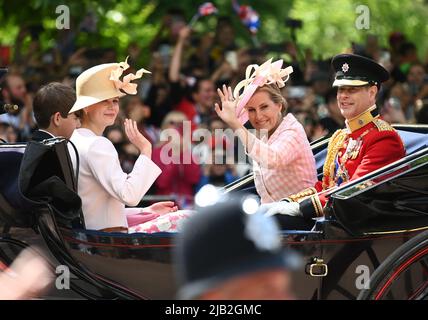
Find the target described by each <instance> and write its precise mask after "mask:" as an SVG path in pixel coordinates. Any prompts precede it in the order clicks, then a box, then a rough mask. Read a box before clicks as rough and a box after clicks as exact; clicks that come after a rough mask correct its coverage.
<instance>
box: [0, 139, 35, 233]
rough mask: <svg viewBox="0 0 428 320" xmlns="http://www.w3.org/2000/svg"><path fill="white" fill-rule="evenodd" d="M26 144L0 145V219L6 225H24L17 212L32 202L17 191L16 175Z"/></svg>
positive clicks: (25, 208)
mask: <svg viewBox="0 0 428 320" xmlns="http://www.w3.org/2000/svg"><path fill="white" fill-rule="evenodd" d="M25 148H26V144H13V145H12V144H1V145H0V219H1V220H2V222H4V223H5V224H8V225H10V224H11V225H13V224H15V223H16V224H25V221H24V220H23V219H21V218H22V217H21V215H20V214H19V212H22V211H25V210H28V209H29V208H31V205H32V202H31V201H28V200H29V199H27V198H26V197H24V196H23V194H22V193H21V192H20V191H19V187H18V175H19V168H20V166H21V162H22V158H23V156H24V152H25Z"/></svg>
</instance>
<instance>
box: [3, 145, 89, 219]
mask: <svg viewBox="0 0 428 320" xmlns="http://www.w3.org/2000/svg"><path fill="white" fill-rule="evenodd" d="M50 140H51V141H50V142H46V143H45V144H43V143H39V142H29V143H21V144H0V166H1V171H0V219H1V220H2V221H3V222H4V223H6V224H7V225H9V226H12V227H22V228H27V227H34V226H35V219H34V215H33V214H34V212H35V211H37V210H38V209H40V208H41V207H46V206H47V205H49V206H50V207H52V208H53V209H54V211H55V215H56V218H57V219H58V221H59V222H60V224H62V225H64V226H67V225H68V226H72V225H73V226H74V225H76V226H78V227H82V226H83V220H82V219H81V210H80V209H79V208H80V206H81V201H80V198H79V197H78V196H77V194H76V193H75V191H76V182H75V178H74V176H73V175H74V173H73V170H72V165H71V161H70V157H69V154H68V151H67V146H66V145H67V143H66V141H65V140H62V141H61V139H50Z"/></svg>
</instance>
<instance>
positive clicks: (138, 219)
mask: <svg viewBox="0 0 428 320" xmlns="http://www.w3.org/2000/svg"><path fill="white" fill-rule="evenodd" d="M157 217H159V214H157V213H138V214H133V215H130V216H126V219H127V220H128V226H129V227H133V226H136V225H138V224H142V223H145V222H147V221H150V220H153V219H156V218H157Z"/></svg>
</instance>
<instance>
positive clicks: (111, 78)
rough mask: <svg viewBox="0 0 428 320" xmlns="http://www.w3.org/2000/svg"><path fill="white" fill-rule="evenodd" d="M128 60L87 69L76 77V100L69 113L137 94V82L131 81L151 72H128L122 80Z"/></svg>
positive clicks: (127, 66)
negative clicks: (112, 99)
mask: <svg viewBox="0 0 428 320" xmlns="http://www.w3.org/2000/svg"><path fill="white" fill-rule="evenodd" d="M128 68H129V65H128V63H127V61H125V62H120V63H105V64H100V65H97V66H95V67H92V68H89V69H88V70H85V71H84V72H83V73H82V74H80V75H79V76H78V77H77V79H76V102H75V103H74V105H73V107H72V108H71V109H70V111H69V113H73V112H75V111H78V110H81V109H84V108H86V107H89V106H91V105H93V104H95V103H98V102H101V101H103V100H107V99H111V98H115V97H123V96H125V95H126V94H136V93H137V84H135V83H131V81H132V80H134V79H139V78H141V76H142V75H143V73H150V71H147V70H145V69H140V70H138V71H137V72H136V73H135V74H132V73H130V74H128V75H126V76H124V77H123V80H120V79H119V78H120V76H121V75H122V73H123V71H124V70H126V69H128Z"/></svg>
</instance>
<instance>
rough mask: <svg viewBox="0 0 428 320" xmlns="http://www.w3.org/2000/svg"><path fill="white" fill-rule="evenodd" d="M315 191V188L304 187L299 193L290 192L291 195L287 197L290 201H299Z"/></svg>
mask: <svg viewBox="0 0 428 320" xmlns="http://www.w3.org/2000/svg"><path fill="white" fill-rule="evenodd" d="M316 193H317V189H315V188H307V189H304V190H303V191H300V192H299V193H295V194H292V195H291V196H288V198H287V199H288V200H290V201H292V202H299V201H301V200H303V199H305V198H307V197H309V196H311V195H313V194H316Z"/></svg>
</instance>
